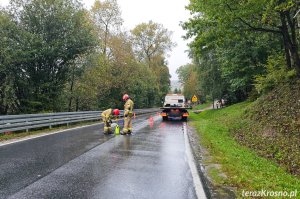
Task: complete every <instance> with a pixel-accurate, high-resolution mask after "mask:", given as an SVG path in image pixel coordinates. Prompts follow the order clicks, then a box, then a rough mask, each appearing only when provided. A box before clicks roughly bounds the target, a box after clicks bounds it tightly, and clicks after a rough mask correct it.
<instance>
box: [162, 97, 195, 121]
mask: <svg viewBox="0 0 300 199" xmlns="http://www.w3.org/2000/svg"><path fill="white" fill-rule="evenodd" d="M160 109H162V112H161V113H160V115H161V116H162V119H163V120H164V121H167V120H169V119H181V120H183V121H187V117H188V116H189V112H188V111H187V109H190V107H188V106H187V105H186V100H185V97H184V95H182V94H167V95H166V96H165V100H164V104H163V107H161V108H160Z"/></svg>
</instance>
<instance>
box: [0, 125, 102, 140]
mask: <svg viewBox="0 0 300 199" xmlns="http://www.w3.org/2000/svg"><path fill="white" fill-rule="evenodd" d="M101 123H102V122H101ZM101 123H97V124H89V125H84V126H79V127H74V128H70V129H64V130H60V131H54V132H51V133H47V132H45V133H42V134H37V135H29V136H27V137H24V138H16V139H13V140H8V141H2V142H1V143H0V146H5V145H9V144H14V143H18V142H23V141H26V140H31V139H35V138H40V137H44V136H48V135H53V134H57V133H62V132H65V131H70V130H75V129H80V128H84V127H88V126H94V125H99V124H101Z"/></svg>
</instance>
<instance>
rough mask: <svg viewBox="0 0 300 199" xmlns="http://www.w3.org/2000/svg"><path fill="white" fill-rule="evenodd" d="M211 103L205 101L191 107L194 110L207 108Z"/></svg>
mask: <svg viewBox="0 0 300 199" xmlns="http://www.w3.org/2000/svg"><path fill="white" fill-rule="evenodd" d="M211 105H212V102H206V103H204V104H199V105H197V106H195V107H193V109H194V110H200V109H205V108H208V107H209V106H211Z"/></svg>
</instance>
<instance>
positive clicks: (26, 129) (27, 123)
mask: <svg viewBox="0 0 300 199" xmlns="http://www.w3.org/2000/svg"><path fill="white" fill-rule="evenodd" d="M28 123H29V122H28V120H26V124H28ZM28 131H29V130H28V128H26V133H28Z"/></svg>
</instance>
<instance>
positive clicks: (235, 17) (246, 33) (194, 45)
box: [183, 0, 299, 101]
mask: <svg viewBox="0 0 300 199" xmlns="http://www.w3.org/2000/svg"><path fill="white" fill-rule="evenodd" d="M190 2H191V3H190V5H189V6H188V9H189V10H190V11H191V12H192V13H193V14H194V15H193V17H192V18H191V19H190V20H189V21H188V22H185V23H183V28H184V29H185V30H187V34H186V38H193V41H192V42H191V43H190V49H191V52H190V54H191V56H192V58H193V59H194V60H195V61H194V63H195V64H196V65H197V67H198V68H199V72H200V73H202V74H203V75H204V74H209V73H210V72H211V70H213V71H216V72H217V73H219V74H217V73H216V74H215V75H212V76H214V77H218V78H217V80H216V81H219V82H220V81H221V80H222V82H223V86H222V87H223V89H221V90H222V92H221V91H220V92H221V94H222V95H227V97H229V98H231V100H232V101H241V100H244V99H245V98H247V97H248V95H249V93H250V92H251V90H253V89H254V81H255V77H256V76H260V75H264V74H265V73H266V72H267V71H266V69H265V65H266V64H267V60H268V57H269V56H272V55H273V54H277V55H278V54H279V55H280V54H284V53H285V55H286V60H287V66H286V67H288V68H290V66H291V67H292V68H294V69H296V68H297V67H298V66H297V55H296V54H297V53H296V54H295V53H293V52H292V51H293V49H292V48H289V47H288V45H287V44H285V42H284V37H283V35H284V34H285V33H284V29H285V26H288V31H289V33H288V35H289V37H291V38H290V39H288V40H291V41H294V42H292V43H293V45H294V44H296V43H297V41H295V40H294V39H292V37H293V35H294V33H293V27H292V26H293V25H295V24H294V22H295V23H296V20H295V19H293V20H292V21H293V22H292V23H289V22H288V18H291V16H292V15H293V14H294V13H295V11H296V10H297V9H298V7H299V5H297V4H298V3H296V1H288V3H287V2H286V1H285V2H284V1H278V0H277V1H258V0H254V1H242V0H241V1H238V2H235V3H230V1H227V0H221V1H219V2H218V3H217V4H216V2H215V1H212V0H208V1H205V2H199V1H195V0H191V1H190ZM282 12H284V13H285V16H284V18H286V23H283V21H284V20H282V19H281V17H280V16H281V15H280V13H282ZM297 34H298V33H297ZM297 34H296V35H297ZM274 36H275V37H274ZM291 45H292V44H291ZM291 45H290V46H291ZM297 45H298V44H297ZM297 45H296V46H297ZM293 54H294V56H292V55H293ZM289 55H290V56H289ZM208 57H213V60H212V59H208ZM211 64H213V65H211ZM201 65H207V66H211V68H210V69H209V67H205V66H202V67H201ZM199 76H201V75H200V74H199ZM199 78H200V77H199ZM201 78H202V79H203V76H201ZM201 78H200V79H201ZM204 79H205V78H204ZM201 82H202V83H203V84H207V83H208V82H211V84H210V85H209V86H208V87H210V88H211V87H215V86H213V83H214V82H212V81H201ZM202 83H200V84H202ZM224 86H225V87H224ZM201 87H203V86H201ZM204 87H207V86H204ZM204 87H203V88H204ZM208 87H207V88H208ZM218 87H219V86H218ZM204 90H206V89H204ZM220 92H219V91H218V92H217V93H220Z"/></svg>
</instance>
